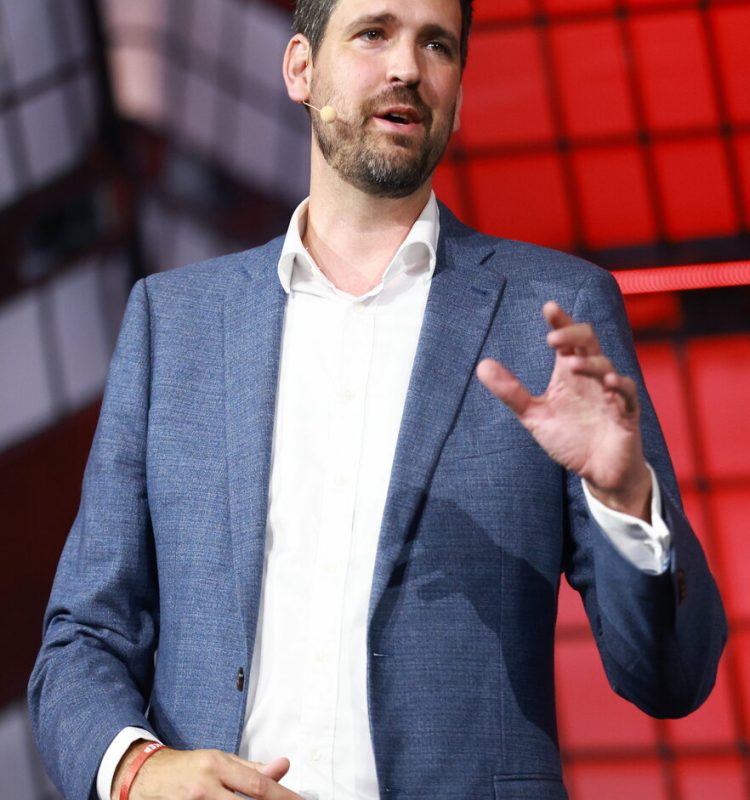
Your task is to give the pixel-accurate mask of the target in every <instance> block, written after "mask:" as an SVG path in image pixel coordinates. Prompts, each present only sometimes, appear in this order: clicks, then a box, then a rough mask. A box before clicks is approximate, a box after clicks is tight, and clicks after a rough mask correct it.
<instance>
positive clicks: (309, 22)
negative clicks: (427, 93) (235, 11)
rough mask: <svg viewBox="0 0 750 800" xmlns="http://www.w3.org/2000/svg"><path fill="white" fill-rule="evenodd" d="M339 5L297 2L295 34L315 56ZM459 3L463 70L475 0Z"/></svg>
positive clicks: (317, 0) (329, 1)
mask: <svg viewBox="0 0 750 800" xmlns="http://www.w3.org/2000/svg"><path fill="white" fill-rule="evenodd" d="M337 3H338V0H297V2H296V3H295V8H294V21H293V25H294V32H295V33H301V34H302V35H303V36H305V37H306V38H307V40H308V41H309V42H310V47H312V53H313V55H315V54H316V53H317V52H318V49H319V48H320V45H321V44H322V43H323V37H324V36H325V32H326V28H327V27H328V20H329V19H330V18H331V14H332V13H333V10H334V9H335V8H336V4H337ZM459 3H460V4H461V69H463V68H464V67H465V66H466V58H467V57H468V55H469V33H470V32H471V19H472V14H473V9H472V6H473V4H474V0H459Z"/></svg>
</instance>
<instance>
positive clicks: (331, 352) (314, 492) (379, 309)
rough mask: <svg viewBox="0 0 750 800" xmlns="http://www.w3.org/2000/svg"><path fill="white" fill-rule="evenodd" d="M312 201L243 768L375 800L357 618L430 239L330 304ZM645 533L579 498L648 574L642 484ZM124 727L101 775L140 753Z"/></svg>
mask: <svg viewBox="0 0 750 800" xmlns="http://www.w3.org/2000/svg"><path fill="white" fill-rule="evenodd" d="M306 220H307V201H304V202H303V203H302V204H301V205H300V206H299V207H298V208H297V210H296V211H295V213H294V215H293V217H292V220H291V222H290V225H289V229H288V232H287V236H286V240H285V243H284V247H283V250H282V254H281V258H280V261H279V279H280V281H281V284H282V286H283V287H284V290H285V291H286V292H287V293H288V295H289V298H288V303H287V308H286V314H285V319H284V331H283V338H282V349H281V364H280V377H279V389H278V397H277V407H276V420H275V427H274V439H273V453H272V465H271V478H270V486H269V511H268V520H267V534H266V550H265V565H264V577H263V589H262V599H261V608H260V614H259V622H258V630H257V637H256V642H255V650H254V654H253V662H252V667H251V671H250V685H249V693H248V705H247V712H246V716H245V726H244V731H243V735H242V740H241V744H240V750H239V755H240V756H242V757H244V758H248V759H250V760H253V761H269V760H271V759H273V758H276V757H278V756H287V757H288V758H289V759H290V761H291V768H290V771H289V773H288V774H287V775H286V777H285V778H284V779H283V780H282V784H284V785H285V786H288V787H289V788H291V789H293V790H294V791H296V792H298V793H299V794H302V795H303V797H306V798H309V800H377V798H378V797H379V794H378V785H377V777H376V773H375V760H374V755H373V749H372V743H371V738H370V730H369V720H368V711H367V647H366V636H367V610H368V602H369V596H370V585H371V582H372V575H373V570H374V564H375V554H376V550H377V544H378V536H379V531H380V524H381V519H382V516H383V508H384V505H385V499H386V492H387V489H388V483H389V479H390V473H391V466H392V463H393V456H394V452H395V447H396V439H397V437H398V431H399V427H400V423H401V416H402V412H403V408H404V402H405V399H406V391H407V387H408V383H409V378H410V374H411V369H412V365H413V362H414V355H415V353H416V349H417V342H418V339H419V332H420V328H421V325H422V319H423V316H424V310H425V306H426V303H427V296H428V293H429V289H430V282H431V278H432V274H433V272H434V269H435V262H436V252H437V242H438V237H439V231H440V222H439V211H438V205H437V202H436V200H435V197H434V195H432V196H431V198H430V200H429V202H428V204H427V206H426V207H425V209H424V210H423V212H422V214H421V215H420V217H419V219H418V220H417V222H416V223H415V224H414V226H413V228H412V229H411V231H410V232H409V234H408V236H407V238H406V240H405V241H404V243H403V244H402V245H401V247H400V248H399V250H398V252H397V254H396V256H395V257H394V258H393V260H392V262H391V264H390V265H389V266H388V268H387V269H386V271H385V273H384V275H383V279H382V281H381V282H380V283H379V284H378V286H376V287H375V288H374V289H372V290H371V291H369V292H368V293H367V294H365V295H362V296H361V297H354V296H352V295H349V294H347V293H345V292H342V291H340V290H339V289H337V288H336V287H335V286H334V285H333V284H332V283H331V282H330V281H329V280H328V279H327V278H326V277H325V276H324V275H323V273H322V272H321V271H320V270H319V269H318V267H317V266H316V264H315V263H314V261H313V259H312V258H311V256H310V254H309V253H308V252H307V251H306V250H305V247H304V246H303V244H302V236H303V234H304V230H305V226H306ZM653 485H654V491H653V502H652V521H653V524H652V525H647V524H646V523H643V522H641V521H640V520H637V519H635V518H633V517H629V516H627V515H624V514H619V513H618V512H614V511H612V510H610V509H608V508H607V507H606V506H604V505H602V504H601V503H600V502H598V501H597V500H596V499H595V498H593V497H592V496H591V495H590V493H589V492H588V490H587V488H586V486H585V484H584V491H585V493H586V498H587V501H588V503H589V507H590V509H591V512H592V515H593V516H594V518H595V519H596V521H597V522H598V523H599V525H600V526H601V527H602V528H603V529H604V530H605V532H606V535H607V536H609V538H610V539H611V540H612V542H613V544H614V545H615V546H616V547H617V548H618V550H619V551H620V552H621V553H622V554H623V556H624V557H625V558H627V559H629V560H630V561H631V562H632V563H633V564H634V565H635V566H637V567H639V568H640V569H643V570H645V571H648V572H661V571H663V570H664V568H665V567H666V563H667V559H668V555H669V547H670V535H669V531H668V530H667V528H666V526H665V525H664V523H663V521H662V520H661V516H660V515H661V503H660V496H659V487H658V484H657V483H656V480H655V479H654V480H653ZM141 737H144V738H152V737H151V735H150V734H148V733H147V732H145V731H142V730H140V729H138V728H126V729H125V730H123V731H122V732H121V733H120V734H118V736H117V737H116V738H115V740H113V742H112V743H111V745H110V747H109V749H108V750H107V752H106V754H105V756H104V759H103V760H102V764H101V766H100V769H99V775H98V780H97V790H98V792H99V796H100V800H108V798H109V788H110V786H111V782H112V776H113V773H114V769H115V767H116V765H117V763H118V761H119V759H120V758H121V757H122V754H123V753H124V752H125V750H126V749H127V747H128V746H129V745H130V744H131V743H132V742H133V741H135V740H136V739H137V738H141Z"/></svg>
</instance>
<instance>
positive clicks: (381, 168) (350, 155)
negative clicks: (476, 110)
mask: <svg viewBox="0 0 750 800" xmlns="http://www.w3.org/2000/svg"><path fill="white" fill-rule="evenodd" d="M313 94H315V95H317V94H320V95H322V96H324V97H325V96H328V98H329V99H328V100H327V102H328V103H329V104H330V105H332V106H333V107H334V108H336V109H339V108H342V107H345V106H344V103H343V101H342V99H341V98H340V97H335V96H334V97H331V95H330V94H328V95H326V93H325V92H320V93H318V92H313ZM316 105H317V103H316ZM397 105H409V106H412V107H413V108H415V109H416V110H417V111H418V112H419V115H420V118H421V120H422V126H423V128H424V135H423V136H422V138H421V139H418V138H417V137H415V136H399V135H398V133H387V132H385V131H374V130H373V129H372V127H371V126H368V123H369V121H370V119H371V118H372V117H373V116H374V115H375V114H376V113H377V112H378V110H380V109H383V108H387V107H388V106H397ZM448 120H449V122H447V123H445V124H443V125H441V126H439V127H435V125H434V118H433V114H432V111H431V110H430V108H428V107H427V106H426V105H425V103H424V101H423V100H422V98H421V97H420V96H419V93H418V91H417V90H416V89H410V88H409V87H407V86H394V87H393V88H392V89H388V90H386V91H385V92H383V93H382V94H380V95H378V97H376V98H373V99H371V100H368V101H366V102H365V103H363V105H362V107H361V109H360V110H359V112H358V113H355V114H347V117H346V120H342V121H338V122H334V123H333V124H327V123H325V122H323V121H322V120H321V119H320V116H319V115H318V114H316V113H313V114H312V127H313V132H314V135H315V139H316V141H317V143H318V147H319V148H320V152H321V153H322V155H323V158H324V159H325V160H326V162H327V163H328V164H329V165H330V166H331V167H332V168H333V169H335V170H336V172H338V174H339V175H340V176H341V177H342V178H343V179H344V180H345V181H346V182H347V183H349V184H351V185H352V186H355V187H356V188H357V189H360V190H361V191H363V192H365V193H367V194H369V195H372V196H375V197H384V198H391V199H396V198H401V197H408V196H409V195H410V194H413V193H414V192H416V191H417V190H418V189H419V188H421V187H422V186H423V185H424V184H425V183H426V182H427V181H428V180H429V178H430V176H431V175H432V173H433V172H434V171H435V167H437V165H438V163H439V162H440V159H441V158H442V157H443V153H444V152H445V149H446V147H447V146H448V140H449V139H450V136H451V133H452V130H453V114H451V115H450V116H449V117H448ZM384 139H385V140H387V141H382V140H384Z"/></svg>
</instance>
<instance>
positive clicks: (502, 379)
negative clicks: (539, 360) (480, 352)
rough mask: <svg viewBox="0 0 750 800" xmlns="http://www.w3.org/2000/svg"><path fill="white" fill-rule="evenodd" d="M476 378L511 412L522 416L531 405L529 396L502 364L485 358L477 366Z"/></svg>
mask: <svg viewBox="0 0 750 800" xmlns="http://www.w3.org/2000/svg"><path fill="white" fill-rule="evenodd" d="M477 378H479V380H480V381H481V382H482V384H483V385H484V386H485V387H486V388H487V389H489V390H490V391H491V392H492V394H494V395H495V397H497V398H498V400H502V401H503V403H505V404H506V405H507V406H508V408H510V410H511V411H513V412H514V413H515V414H517V415H518V416H519V417H520V416H522V415H523V414H524V413H525V412H526V411H527V409H528V408H529V405H530V404H531V395H530V394H529V393H528V392H527V391H526V388H525V387H524V385H523V384H522V383H521V381H519V380H518V378H516V377H515V375H513V373H511V372H509V371H508V370H507V369H506V368H505V367H504V366H503V365H502V364H500V363H499V362H497V361H495V360H494V359H492V358H485V359H483V360H482V361H480V362H479V364H478V366H477Z"/></svg>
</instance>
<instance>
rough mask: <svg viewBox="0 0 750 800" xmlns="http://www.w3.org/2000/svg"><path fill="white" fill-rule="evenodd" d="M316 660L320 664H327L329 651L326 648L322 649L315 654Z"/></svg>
mask: <svg viewBox="0 0 750 800" xmlns="http://www.w3.org/2000/svg"><path fill="white" fill-rule="evenodd" d="M315 660H316V661H317V662H318V664H327V663H328V653H326V652H325V651H324V650H321V651H320V652H319V653H318V654H317V655H316V656H315Z"/></svg>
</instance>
